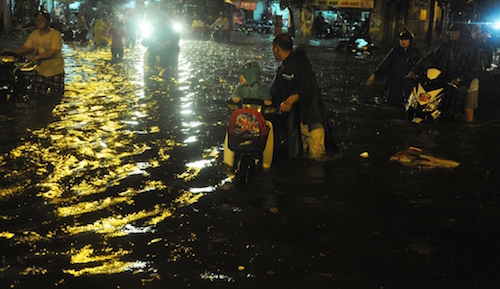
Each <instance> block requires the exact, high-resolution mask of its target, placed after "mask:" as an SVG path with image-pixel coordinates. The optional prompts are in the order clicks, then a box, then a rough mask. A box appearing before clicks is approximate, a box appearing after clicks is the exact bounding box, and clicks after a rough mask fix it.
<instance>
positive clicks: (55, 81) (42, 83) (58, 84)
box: [32, 73, 64, 95]
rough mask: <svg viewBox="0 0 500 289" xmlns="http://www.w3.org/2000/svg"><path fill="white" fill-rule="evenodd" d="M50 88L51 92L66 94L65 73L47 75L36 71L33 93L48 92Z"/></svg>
mask: <svg viewBox="0 0 500 289" xmlns="http://www.w3.org/2000/svg"><path fill="white" fill-rule="evenodd" d="M49 88H50V93H53V94H56V95H63V94H64V73H61V74H57V75H54V76H49V77H45V76H42V75H41V74H39V73H36V75H35V79H34V80H33V90H32V91H33V93H35V94H47V91H48V90H49Z"/></svg>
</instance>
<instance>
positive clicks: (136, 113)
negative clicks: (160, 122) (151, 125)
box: [134, 111, 146, 117]
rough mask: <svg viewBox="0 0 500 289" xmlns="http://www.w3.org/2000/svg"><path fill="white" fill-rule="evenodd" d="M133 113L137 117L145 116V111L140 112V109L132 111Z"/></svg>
mask: <svg viewBox="0 0 500 289" xmlns="http://www.w3.org/2000/svg"><path fill="white" fill-rule="evenodd" d="M134 115H135V116H137V117H145V116H146V114H145V113H142V112H140V111H134Z"/></svg>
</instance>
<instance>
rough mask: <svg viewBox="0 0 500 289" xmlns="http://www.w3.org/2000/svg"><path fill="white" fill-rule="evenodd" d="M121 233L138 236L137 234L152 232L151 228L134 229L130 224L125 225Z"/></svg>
mask: <svg viewBox="0 0 500 289" xmlns="http://www.w3.org/2000/svg"><path fill="white" fill-rule="evenodd" d="M122 231H123V232H125V233H127V235H128V234H138V233H149V232H154V230H153V229H151V227H142V228H141V227H135V226H132V225H130V224H126V225H125V227H123V229H122Z"/></svg>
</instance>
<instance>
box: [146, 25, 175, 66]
mask: <svg viewBox="0 0 500 289" xmlns="http://www.w3.org/2000/svg"><path fill="white" fill-rule="evenodd" d="M172 22H173V19H167V20H160V21H158V22H157V26H156V27H155V29H154V31H153V39H152V40H151V41H150V42H149V43H148V46H149V47H148V52H149V53H148V55H149V56H148V63H149V64H150V65H153V66H154V65H155V64H156V57H157V56H160V63H159V65H160V66H162V67H166V66H171V64H172V63H174V64H175V62H176V61H173V60H175V59H177V58H178V55H179V51H180V47H179V40H180V35H179V33H178V32H176V31H175V30H174V28H173V25H169V24H171V23H172ZM172 61H173V62H172Z"/></svg>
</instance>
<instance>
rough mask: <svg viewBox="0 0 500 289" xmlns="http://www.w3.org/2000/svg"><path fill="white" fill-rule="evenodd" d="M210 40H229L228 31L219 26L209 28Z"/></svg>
mask: <svg viewBox="0 0 500 289" xmlns="http://www.w3.org/2000/svg"><path fill="white" fill-rule="evenodd" d="M211 30H212V33H211V34H210V40H212V41H215V42H224V41H229V31H228V30H224V29H222V27H220V26H216V27H213V28H211Z"/></svg>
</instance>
